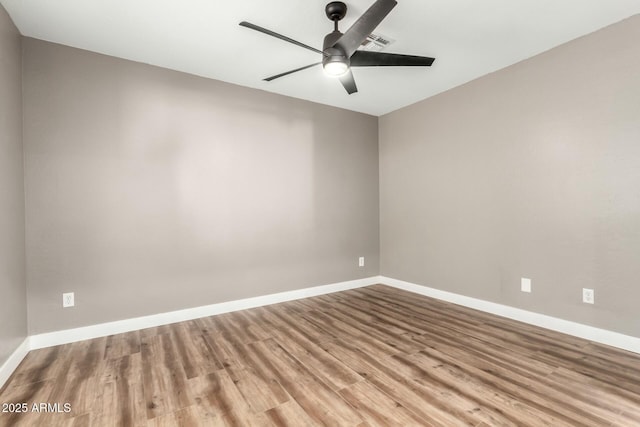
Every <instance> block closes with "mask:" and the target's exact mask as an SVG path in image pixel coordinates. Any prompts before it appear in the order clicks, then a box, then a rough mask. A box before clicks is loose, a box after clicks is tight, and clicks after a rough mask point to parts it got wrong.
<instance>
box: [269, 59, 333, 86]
mask: <svg viewBox="0 0 640 427" xmlns="http://www.w3.org/2000/svg"><path fill="white" fill-rule="evenodd" d="M320 64H322V62H316V63H313V64H309V65H305V66H304V67H300V68H296V69H295V70H291V71H285V72H284V73H280V74H276V75H275V76H271V77H267V78H266V79H262V80H264V81H265V82H270V81H271V80H275V79H279V78H280V77H284V76H288V75H289V74H293V73H297V72H298V71H302V70H306V69H307V68H311V67H314V66H316V65H320Z"/></svg>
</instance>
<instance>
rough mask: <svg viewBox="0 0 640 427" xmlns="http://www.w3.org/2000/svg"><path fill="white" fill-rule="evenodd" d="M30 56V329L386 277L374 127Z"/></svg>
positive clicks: (351, 116)
mask: <svg viewBox="0 0 640 427" xmlns="http://www.w3.org/2000/svg"><path fill="white" fill-rule="evenodd" d="M23 52H24V58H23V59H24V64H23V66H24V75H23V78H24V81H25V82H24V87H25V91H24V110H25V134H24V138H25V183H26V198H27V212H26V218H27V248H28V251H27V252H28V262H27V270H28V277H29V289H28V300H29V330H30V333H31V334H36V333H42V332H46V331H53V330H59V329H65V328H72V327H78V326H83V325H89V324H95V323H99V322H106V321H112V320H117V319H125V318H130V317H135V316H142V315H148V314H153V313H159V312H166V311H169V310H176V309H183V308H187V307H193V306H200V305H205V304H212V303H217V302H223V301H228V300H234V299H239V298H245V297H253V296H258V295H264V294H270V293H274V292H281V291H287V290H293V289H296V288H304V287H309V286H315V285H323V284H329V283H334V282H339V281H345V280H350V279H358V278H363V277H369V276H373V275H377V274H379V262H378V256H379V239H378V230H379V218H378V203H379V200H378V194H379V192H378V135H377V130H378V127H377V118H376V117H372V116H367V115H363V114H359V113H353V112H348V111H344V110H339V109H336V108H332V107H326V106H321V105H317V104H312V103H309V102H305V101H300V100H295V99H291V98H286V97H282V96H278V95H273V94H268V93H266V92H261V91H256V90H254V89H247V88H242V87H238V86H233V85H230V84H226V83H221V82H217V81H212V80H207V79H202V78H198V77H195V76H191V75H186V74H181V73H177V72H173V71H169V70H164V69H160V68H155V67H151V66H148V65H144V64H139V63H134V62H129V61H125V60H120V59H116V58H112V57H107V56H102V55H98V54H94V53H89V52H86V51H82V50H78V49H73V48H69V47H63V46H60V45H55V44H51V43H47V42H43V41H38V40H34V39H24V40H23ZM212 60H214V59H212ZM358 256H365V257H366V267H364V268H359V267H358V266H357V258H358ZM71 291H73V292H75V297H76V307H75V308H71V309H63V308H62V307H61V295H62V293H63V292H71Z"/></svg>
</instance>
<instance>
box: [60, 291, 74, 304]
mask: <svg viewBox="0 0 640 427" xmlns="http://www.w3.org/2000/svg"><path fill="white" fill-rule="evenodd" d="M74 305H75V298H74V296H73V292H68V293H64V294H62V307H64V308H67V307H73V306H74Z"/></svg>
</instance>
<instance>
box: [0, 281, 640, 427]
mask: <svg viewBox="0 0 640 427" xmlns="http://www.w3.org/2000/svg"><path fill="white" fill-rule="evenodd" d="M23 402H24V403H27V405H28V408H29V410H31V409H32V405H33V404H34V403H36V404H38V403H41V402H42V403H50V404H55V403H58V404H59V407H58V408H49V409H59V410H60V411H61V412H53V413H52V412H42V413H35V412H29V413H26V414H20V413H0V425H2V426H13V425H21V426H38V425H42V426H68V427H71V426H73V427H80V426H200V425H202V426H209V425H211V426H217V425H229V426H269V425H278V426H307V425H329V426H362V427H364V426H380V425H381V426H392V425H401V426H409V425H416V426H418V425H419V426H458V425H460V426H463V425H464V426H478V427H480V426H482V427H486V426H503V425H505V426H536V427H537V426H543V425H549V426H583V425H584V426H609V425H615V426H638V425H640V355H637V354H634V353H630V352H625V351H622V350H617V349H613V348H610V347H606V346H603V345H599V344H596V343H592V342H588V341H585V340H581V339H577V338H574V337H570V336H566V335H562V334H559V333H555V332H550V331H547V330H543V329H539V328H536V327H533V326H529V325H525V324H522V323H518V322H515V321H511V320H507V319H503V318H500V317H496V316H493V315H488V314H485V313H481V312H477V311H474V310H470V309H466V308H463V307H460V306H456V305H452V304H448V303H444V302H440V301H436V300H433V299H430V298H426V297H422V296H418V295H415V294H410V293H407V292H404V291H399V290H396V289H393V288H389V287H385V286H382V285H376V286H370V287H367V288H361V289H356V290H351V291H346V292H341V293H336V294H331V295H325V296H319V297H314V298H309V299H305V300H299V301H293V302H287V303H282V304H277V305H273V306H268V307H261V308H255V309H251V310H245V311H240V312H235V313H229V314H223V315H219V316H213V317H208V318H203V319H197V320H193V321H189V322H183V323H178V324H173V325H169V326H162V327H157V328H151V329H145V330H142V331H136V332H130V333H126V334H121V335H113V336H109V337H105V338H99V339H94V340H90V341H83V342H78V343H74V344H67V345H62V346H58V347H52V348H47V349H42V350H37V351H33V352H31V353H29V355H28V356H27V357H26V358H25V360H24V361H23V362H22V364H21V365H20V367H19V368H18V369H17V370H16V372H15V373H14V374H13V376H12V377H11V379H10V380H9V382H8V383H7V384H6V385H5V387H4V389H3V390H2V391H0V404H2V403H23ZM65 403H69V404H70V405H71V411H70V412H69V413H65V412H64V407H63V405H64V404H65Z"/></svg>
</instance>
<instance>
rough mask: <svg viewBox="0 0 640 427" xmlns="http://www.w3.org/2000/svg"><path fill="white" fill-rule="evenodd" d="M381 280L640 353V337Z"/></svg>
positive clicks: (400, 282)
mask: <svg viewBox="0 0 640 427" xmlns="http://www.w3.org/2000/svg"><path fill="white" fill-rule="evenodd" d="M380 283H382V284H384V285H387V286H391V287H394V288H398V289H403V290H405V291H409V292H413V293H416V294H420V295H425V296H428V297H432V298H436V299H439V300H442V301H447V302H451V303H454V304H458V305H462V306H465V307H469V308H474V309H476V310H480V311H484V312H487V313H491V314H495V315H498V316H502V317H506V318H509V319H513V320H518V321H520V322H524V323H528V324H530V325H535V326H540V327H542V328H545V329H550V330H552V331H557V332H562V333H565V334H567V335H572V336H575V337H579V338H584V339H586V340H589V341H594V342H597V343H601V344H606V345H610V346H612V347H617V348H621V349H623V350H628V351H632V352H634V353H639V354H640V338H636V337H632V336H629V335H624V334H620V333H618V332H612V331H607V330H605V329H600V328H595V327H593V326H587V325H583V324H581V323H576V322H571V321H568V320H563V319H558V318H556V317H551V316H547V315H544V314H539V313H534V312H531V311H527V310H522V309H519V308H515V307H510V306H507V305H502V304H496V303H493V302H489V301H484V300H481V299H477V298H472V297H467V296H464V295H459V294H454V293H451V292H446V291H441V290H438V289H433V288H429V287H426V286H422V285H416V284H415V283H409V282H404V281H402V280H397V279H392V278H389V277H384V276H381V277H380Z"/></svg>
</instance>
